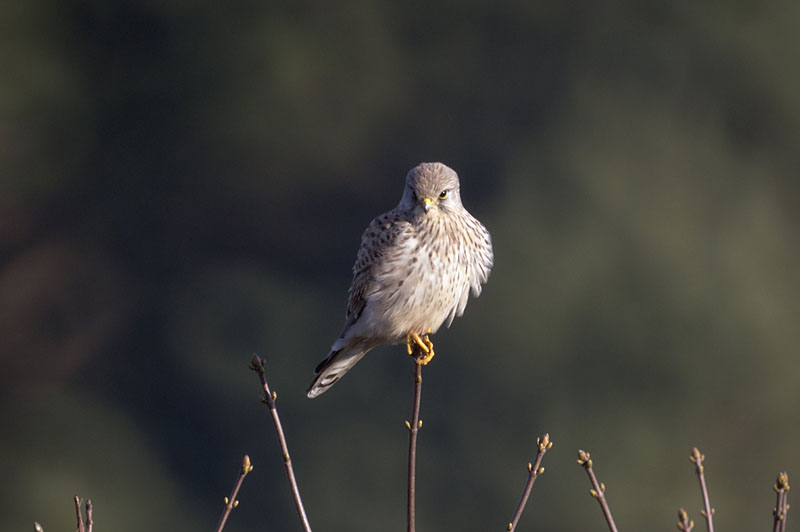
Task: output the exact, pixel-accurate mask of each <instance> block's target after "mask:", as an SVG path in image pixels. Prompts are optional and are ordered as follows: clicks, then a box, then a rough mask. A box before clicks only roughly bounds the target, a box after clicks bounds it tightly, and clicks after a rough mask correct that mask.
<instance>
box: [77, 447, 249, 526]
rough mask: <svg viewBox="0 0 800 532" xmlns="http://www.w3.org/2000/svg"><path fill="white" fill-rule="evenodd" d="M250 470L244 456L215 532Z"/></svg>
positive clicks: (228, 512) (222, 521)
mask: <svg viewBox="0 0 800 532" xmlns="http://www.w3.org/2000/svg"><path fill="white" fill-rule="evenodd" d="M252 470H253V465H252V464H251V463H250V457H249V456H247V455H244V459H242V467H240V468H239V474H238V475H236V482H235V483H234V484H233V490H232V491H231V496H230V497H225V499H224V501H225V510H223V512H222V516H220V518H219V523H217V532H222V529H223V528H225V523H226V522H227V521H228V516H229V515H231V512H232V511H233V509H234V508H236V507H237V506H239V500H238V499H237V498H236V496H237V495H238V494H239V488H241V487H242V482H243V481H244V477H246V476H247V474H248V473H249V472H250V471H252ZM90 532H91V531H90Z"/></svg>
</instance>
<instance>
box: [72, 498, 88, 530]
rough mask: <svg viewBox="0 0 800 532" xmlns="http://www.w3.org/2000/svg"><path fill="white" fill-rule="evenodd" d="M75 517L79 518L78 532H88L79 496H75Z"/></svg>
mask: <svg viewBox="0 0 800 532" xmlns="http://www.w3.org/2000/svg"><path fill="white" fill-rule="evenodd" d="M74 501H75V515H76V516H77V518H78V532H86V528H85V527H84V524H83V514H82V513H81V499H80V497H78V496H77V495H75V499H74Z"/></svg>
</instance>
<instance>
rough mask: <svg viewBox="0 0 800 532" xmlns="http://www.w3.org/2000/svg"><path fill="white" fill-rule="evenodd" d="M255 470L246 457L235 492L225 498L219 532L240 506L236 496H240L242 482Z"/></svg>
mask: <svg viewBox="0 0 800 532" xmlns="http://www.w3.org/2000/svg"><path fill="white" fill-rule="evenodd" d="M252 470H253V465H252V464H251V463H250V457H249V456H247V455H244V458H243V459H242V467H240V468H239V474H238V475H236V482H235V483H234V484H233V490H232V491H231V496H230V497H225V499H224V501H225V510H223V512H222V516H220V518H219V523H217V531H216V532H221V531H222V529H223V528H225V523H226V522H227V521H228V516H229V515H230V514H231V512H232V511H233V509H234V508H236V507H237V506H239V499H237V498H236V496H237V495H238V494H239V488H241V487H242V482H243V481H244V477H246V476H247V474H248V473H249V472H250V471H252Z"/></svg>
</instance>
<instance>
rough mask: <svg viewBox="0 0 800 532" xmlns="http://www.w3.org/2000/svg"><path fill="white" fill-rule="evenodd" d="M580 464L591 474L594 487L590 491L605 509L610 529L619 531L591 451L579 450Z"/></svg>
mask: <svg viewBox="0 0 800 532" xmlns="http://www.w3.org/2000/svg"><path fill="white" fill-rule="evenodd" d="M578 465H580V466H583V468H584V469H585V470H586V474H587V475H589V481H590V482H591V483H592V489H590V490H589V493H591V494H592V497H594V498H595V499H597V501H598V502H599V503H600V509H601V510H603V516H604V517H605V518H606V523H608V529H609V530H611V532H617V525H616V524H615V523H614V517H613V516H612V515H611V509H610V508H609V507H608V502H607V501H606V496H605V491H606V486H605V484H603V483H602V482H598V481H597V477H596V476H595V475H594V471H593V470H592V459H591V456H590V455H589V453H587V452H586V451H578Z"/></svg>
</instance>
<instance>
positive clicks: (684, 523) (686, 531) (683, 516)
mask: <svg viewBox="0 0 800 532" xmlns="http://www.w3.org/2000/svg"><path fill="white" fill-rule="evenodd" d="M693 528H694V521H691V520H690V519H689V514H687V513H686V510H684V509H683V508H680V509H679V510H678V529H679V530H682V531H683V532H692V529H693Z"/></svg>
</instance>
